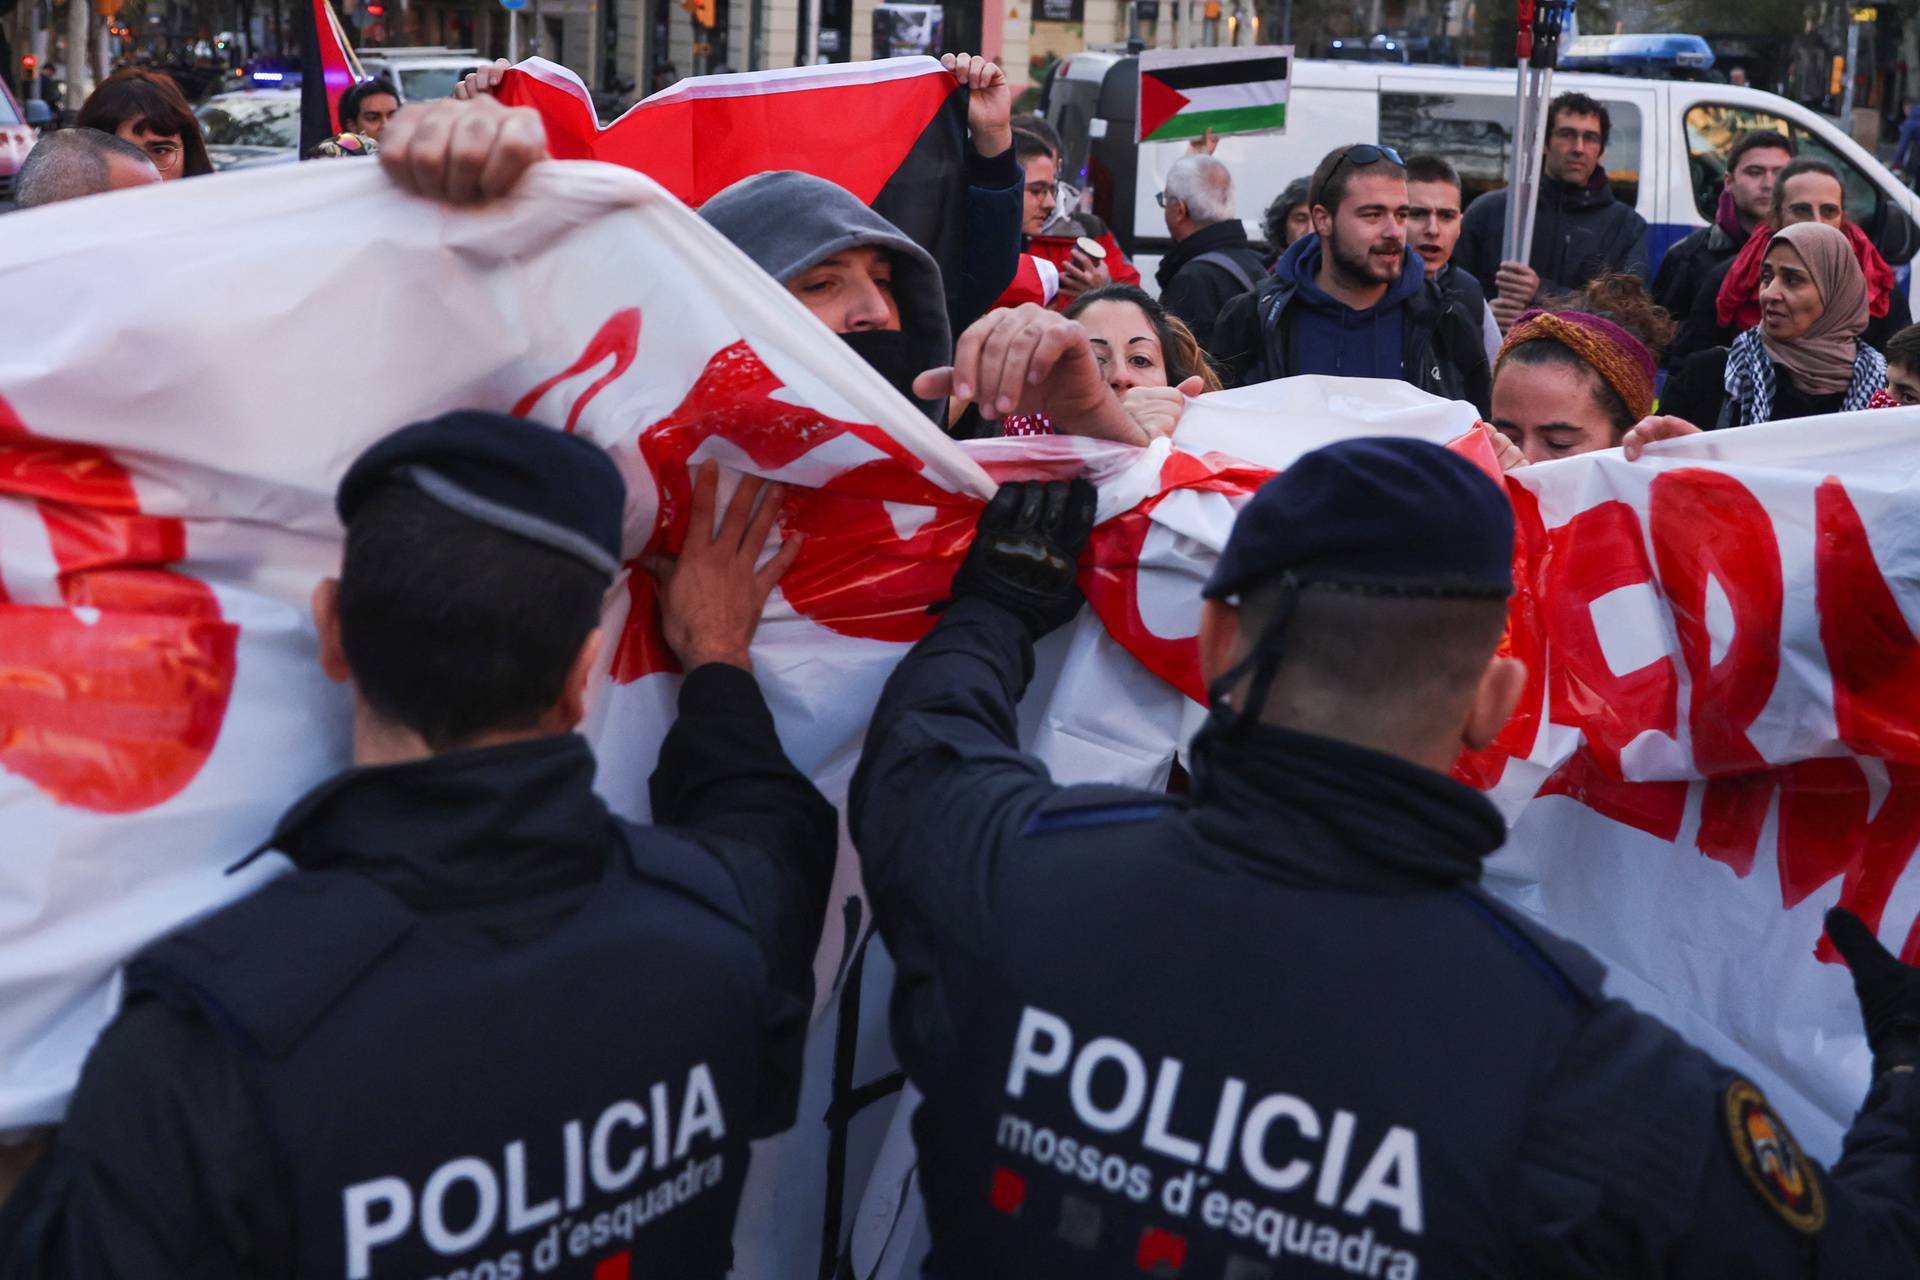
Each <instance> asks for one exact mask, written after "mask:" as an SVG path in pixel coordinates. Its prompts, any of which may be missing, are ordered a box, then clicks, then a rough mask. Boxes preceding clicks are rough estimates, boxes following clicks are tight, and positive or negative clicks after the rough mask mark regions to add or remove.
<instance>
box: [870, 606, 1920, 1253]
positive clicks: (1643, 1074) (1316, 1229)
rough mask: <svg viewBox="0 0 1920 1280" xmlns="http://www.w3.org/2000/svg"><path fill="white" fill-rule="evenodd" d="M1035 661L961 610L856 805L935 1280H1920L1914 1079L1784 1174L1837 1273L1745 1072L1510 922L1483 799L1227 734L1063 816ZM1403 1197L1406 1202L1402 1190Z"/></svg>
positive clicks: (1080, 791) (893, 687)
mask: <svg viewBox="0 0 1920 1280" xmlns="http://www.w3.org/2000/svg"><path fill="white" fill-rule="evenodd" d="M1032 661H1033V651H1032V645H1031V643H1030V642H1029V641H1028V639H1027V635H1026V632H1025V629H1024V627H1023V626H1022V625H1021V624H1020V623H1019V622H1018V621H1017V620H1016V619H1015V618H1013V616H1012V615H1010V614H1009V613H1007V612H1006V611H1004V610H1002V609H1001V608H999V607H998V606H996V605H993V604H990V603H988V602H986V601H983V600H980V599H975V598H962V599H961V600H960V601H959V602H958V603H956V604H955V605H954V606H953V607H952V608H950V609H949V610H947V612H946V613H945V614H944V615H942V617H941V620H940V622H939V623H938V624H937V625H936V626H935V627H934V629H933V630H932V632H931V633H929V634H928V635H927V636H926V637H925V638H924V639H922V640H921V641H920V642H919V643H918V644H917V645H915V646H914V649H913V651H912V652H911V653H910V654H908V656H907V657H906V658H905V659H904V660H903V661H902V662H901V664H900V666H899V667H898V668H897V669H896V670H895V671H894V674H893V676H892V678H891V679H890V680H889V681H888V683H887V687H886V690H885V692H884V693H883V694H882V695H881V699H880V704H879V706H878V708H877V709H876V711H875V714H874V720H873V727H872V729H871V730H870V731H869V733H868V737H867V742H866V747H865V750H864V752H863V754H862V757H861V761H860V766H859V769H858V771H857V772H856V774H855V776H854V780H853V787H852V791H851V793H850V796H849V814H848V816H849V820H850V830H851V833H852V836H853V840H854V843H855V845H856V846H857V847H858V848H859V851H860V858H861V865H862V869H863V873H864V876H865V883H866V886H867V889H868V892H869V893H870V895H871V897H872V901H873V905H874V913H875V923H876V925H877V926H878V928H879V930H880V933H881V935H882V937H883V938H884V939H885V941H886V943H887V947H888V950H889V951H890V952H891V953H892V955H893V956H894V959H895V961H896V964H897V971H896V978H895V986H894V1001H893V1008H892V1028H893V1037H894V1044H895V1047H896V1049H897V1050H898V1051H899V1054H900V1059H901V1062H902V1063H903V1065H904V1066H905V1067H906V1070H907V1073H908V1075H909V1077H910V1078H911V1079H913V1080H914V1082H915V1083H916V1084H917V1085H918V1086H919V1087H920V1089H921V1091H922V1093H923V1094H924V1095H925V1097H924V1100H923V1101H922V1103H921V1105H920V1108H919V1110H918V1111H917V1112H916V1114H915V1117H914V1131H915V1137H916V1140H917V1142H918V1145H919V1151H920V1164H919V1172H920V1177H921V1179H922V1186H923V1189H924V1191H925V1193H926V1199H927V1212H928V1222H929V1226H930V1229H931V1235H932V1254H931V1257H930V1260H929V1263H928V1268H927V1270H928V1274H929V1275H937V1276H949V1277H958V1276H969V1277H970V1276H981V1275H996V1276H1001V1275H1004V1276H1043V1275H1044V1276H1047V1277H1049V1278H1050V1280H1075V1278H1077V1277H1096V1276H1098V1277H1110V1276H1118V1275H1123V1274H1125V1275H1132V1274H1137V1273H1138V1272H1139V1271H1147V1270H1152V1269H1153V1264H1155V1263H1157V1262H1160V1261H1167V1262H1169V1263H1171V1264H1172V1265H1173V1266H1174V1267H1175V1268H1177V1269H1178V1270H1179V1272H1180V1274H1182V1275H1196V1276H1198V1275H1205V1276H1218V1275H1222V1274H1227V1275H1236V1274H1241V1273H1242V1271H1243V1269H1245V1274H1249V1275H1251V1274H1256V1271H1254V1270H1253V1269H1251V1268H1250V1267H1249V1266H1248V1264H1250V1263H1251V1264H1257V1266H1258V1272H1257V1273H1258V1274H1271V1275H1273V1276H1276V1277H1309V1276H1316V1277H1317V1276H1324V1275H1328V1274H1331V1273H1332V1268H1331V1267H1330V1266H1328V1265H1327V1260H1329V1259H1334V1258H1336V1257H1337V1258H1338V1259H1339V1260H1340V1261H1341V1262H1343V1263H1346V1264H1347V1265H1346V1267H1345V1269H1346V1270H1347V1271H1352V1272H1354V1273H1355V1274H1377V1275H1386V1274H1392V1275H1413V1274H1416V1273H1417V1274H1418V1275H1420V1276H1421V1277H1428V1278H1431V1280H1453V1278H1454V1277H1460V1276H1467V1275H1472V1276H1479V1277H1501V1276H1513V1277H1521V1276H1546V1275H1552V1276H1591V1277H1599V1276H1614V1275H1636V1276H1640V1275H1646V1276H1652V1275H1659V1276H1662V1277H1666V1278H1667V1280H1683V1278H1688V1277H1702V1278H1704V1277H1715V1278H1718V1277H1724V1276H1733V1275H1739V1276H1744V1277H1754V1278H1757V1280H1771V1278H1773V1277H1782V1278H1785V1277H1803V1276H1808V1275H1811V1274H1813V1264H1812V1262H1811V1261H1810V1257H1809V1255H1810V1253H1811V1251H1812V1250H1813V1249H1815V1248H1817V1249H1818V1251H1819V1256H1820V1259H1821V1265H1822V1267H1823V1268H1824V1269H1823V1271H1822V1272H1821V1274H1824V1275H1831V1276H1836V1277H1838V1276H1868V1275H1872V1276H1893V1275H1906V1274H1912V1273H1913V1268H1914V1267H1915V1266H1916V1265H1917V1264H1920V1259H1917V1258H1916V1250H1920V1234H1916V1228H1920V1206H1917V1203H1916V1202H1917V1201H1920V1191H1917V1190H1916V1172H1917V1171H1920V1170H1917V1168H1916V1160H1915V1141H1916V1129H1917V1128H1920V1090H1916V1089H1915V1087H1914V1083H1915V1082H1914V1081H1913V1080H1912V1078H1911V1077H1910V1076H1902V1075H1889V1076H1888V1077H1886V1078H1884V1079H1882V1080H1881V1081H1880V1082H1879V1083H1878V1084H1876V1086H1875V1088H1874V1090H1873V1092H1872V1093H1870V1094H1869V1096H1868V1099H1867V1103H1866V1109H1865V1110H1864V1111H1863V1112H1862V1114H1861V1116H1860V1118H1859V1119H1858V1120H1857V1121H1856V1123H1855V1125H1854V1128H1853V1130H1852V1132H1851V1133H1850V1134H1849V1136H1848V1142H1847V1149H1846V1155H1845V1156H1844V1157H1843V1158H1842V1160H1841V1161H1840V1163H1839V1164H1838V1165H1837V1166H1836V1167H1835V1169H1834V1170H1833V1172H1832V1173H1831V1174H1827V1173H1824V1172H1819V1171H1816V1170H1814V1169H1813V1168H1811V1167H1808V1168H1804V1169H1793V1168H1789V1169H1787V1170H1785V1174H1786V1175H1787V1176H1792V1175H1794V1174H1798V1175H1800V1176H1801V1177H1802V1178H1805V1179H1815V1178H1817V1179H1819V1183H1820V1186H1821V1188H1822V1190H1823V1191H1824V1192H1825V1195H1826V1203H1827V1205H1828V1207H1829V1225H1828V1227H1827V1229H1826V1231H1825V1232H1824V1233H1823V1234H1822V1235H1821V1236H1820V1238H1819V1239H1818V1240H1817V1241H1811V1240H1809V1238H1808V1237H1807V1236H1805V1235H1802V1234H1800V1233H1799V1232H1797V1231H1796V1230H1793V1229H1791V1228H1790V1227H1789V1226H1788V1224H1787V1222H1786V1221H1785V1220H1783V1218H1782V1217H1781V1216H1779V1215H1778V1214H1777V1213H1776V1211H1775V1209H1773V1208H1771V1207H1770V1206H1769V1203H1768V1201H1767V1200H1765V1199H1764V1198H1763V1196H1762V1194H1761V1193H1760V1191H1758V1190H1757V1189H1756V1188H1757V1187H1758V1185H1759V1184H1758V1183H1757V1182H1751V1181H1749V1178H1750V1176H1751V1175H1750V1174H1749V1173H1748V1172H1745V1171H1743V1169H1742V1167H1741V1166H1740V1164H1739V1163H1737V1161H1736V1148H1735V1147H1734V1145H1733V1143H1732V1142H1731V1141H1730V1137H1729V1133H1730V1131H1729V1126H1728V1122H1727V1121H1726V1119H1724V1117H1725V1116H1726V1114H1727V1112H1728V1109H1729V1108H1728V1104H1729V1103H1730V1102H1731V1101H1732V1100H1733V1099H1735V1098H1737V1097H1739V1096H1742V1095H1740V1094H1738V1093H1737V1091H1736V1085H1735V1083H1734V1079H1733V1077H1732V1074H1731V1073H1730V1072H1728V1071H1727V1070H1726V1069H1725V1068H1723V1067H1721V1066H1719V1065H1718V1064H1717V1063H1715V1062H1714V1061H1713V1060H1712V1059H1710V1058H1709V1057H1708V1056H1707V1055H1705V1054H1704V1053H1701V1052H1700V1051H1699V1050H1697V1049H1694V1048H1693V1047H1691V1046H1689V1045H1687V1044H1686V1043H1684V1042H1683V1041H1681V1040H1680V1038H1679V1037H1678V1036H1677V1035H1675V1034H1674V1033H1673V1032H1672V1031H1670V1030H1668V1029H1667V1028H1666V1027H1665V1026H1663V1025H1661V1024H1660V1023H1658V1022H1656V1021H1655V1020H1653V1019H1652V1018H1649V1017H1646V1016H1645V1015H1643V1014H1640V1013H1638V1012H1636V1011H1634V1010H1632V1009H1631V1008H1629V1007H1628V1006H1626V1005H1624V1004H1622V1003H1620V1002H1619V1001H1616V1000H1609V999H1607V998H1606V997H1605V996H1604V995H1602V994H1601V992H1600V978H1601V970H1600V966H1599V965H1598V964H1597V963H1596V962H1595V961H1594V960H1593V959H1592V958H1591V957H1590V956H1588V955H1587V954H1586V953H1585V952H1584V951H1582V950H1581V949H1580V948H1578V947H1575V946H1573V945H1571V944H1570V943H1567V942H1564V941H1563V940H1560V939H1558V938H1555V937H1554V936H1553V935H1551V934H1549V933H1547V932H1546V931H1544V930H1542V929H1540V928H1538V927H1537V926H1535V925H1533V924H1531V923H1530V922H1528V921H1527V920H1525V919H1524V918H1522V917H1520V916H1518V915H1517V914H1516V913H1513V912H1511V911H1509V910H1508V909H1506V908H1505V907H1503V906H1501V905H1500V904H1498V903H1496V902H1495V901H1493V900H1492V899H1490V898H1489V897H1487V896H1486V895H1485V894H1484V893H1482V892H1481V891H1480V889H1479V888H1478V886H1477V885H1476V884H1475V881H1476V880H1477V879H1478V877H1479V874H1480V866H1481V861H1482V859H1483V858H1485V856H1486V855H1487V854H1489V853H1491V852H1492V851H1493V850H1494V849H1495V848H1496V847H1497V846H1498V845H1499V844H1500V843H1501V842H1502V840H1503V839H1504V837H1505V828H1504V826H1503V824H1502V823H1501V821H1500V818H1499V815H1498V814H1497V813H1496V812H1495V810H1494V809H1493V808H1492V806H1491V805H1489V804H1488V803H1487V801H1486V800H1485V799H1484V798H1482V797H1481V796H1480V795H1479V794H1478V793H1477V792H1474V791H1472V790H1470V789H1468V788H1466V787H1464V786H1462V785H1460V784H1459V783H1456V782H1454V781H1453V780H1451V779H1449V778H1446V777H1444V776H1442V775H1440V774H1437V773H1432V772H1430V771H1428V770H1425V769H1422V768H1419V767H1417V766H1415V765H1412V764H1410V763H1407V762H1405V761H1401V760H1397V759H1394V758H1391V757H1387V756H1383V755H1379V754H1377V753H1375V752H1371V751H1367V750H1365V749H1362V748H1359V747H1355V746H1351V745H1347V744H1344V743H1340V742H1335V741H1331V740H1328V739H1323V738H1312V737H1308V736H1306V735H1303V734H1297V733H1289V732H1286V731H1284V730H1280V729H1275V728H1270V727H1265V726H1259V727H1256V728H1255V729H1253V730H1252V731H1251V732H1250V733H1249V734H1248V735H1247V736H1246V737H1244V738H1242V739H1239V740H1225V741H1221V740H1210V741H1209V742H1208V744H1207V748H1208V749H1206V750H1204V751H1203V744H1202V742H1201V740H1196V743H1195V749H1194V760H1195V772H1194V783H1195V787H1194V793H1193V796H1192V798H1191V800H1190V801H1189V800H1187V799H1185V798H1177V797H1169V796H1167V795H1164V794H1161V793H1158V792H1151V791H1138V790H1132V789H1127V788H1120V787H1107V786H1097V785H1083V786H1068V787H1063V786H1059V785H1057V784H1055V783H1054V781H1053V780H1052V778H1051V777H1050V776H1049V775H1048V773H1047V770H1046V768H1045V766H1043V765H1042V764H1041V763H1040V762H1039V761H1038V760H1036V759H1034V758H1033V757H1032V756H1030V755H1027V754H1024V753H1023V752H1022V751H1021V750H1020V748H1019V745H1018V733H1019V729H1018V725H1019V716H1018V712H1017V704H1018V702H1019V699H1020V696H1021V693H1022V692H1023V691H1024V689H1025V687H1026V684H1027V680H1028V678H1029V676H1030V673H1031V670H1032ZM1416 1146H1417V1150H1418V1157H1417V1159H1416V1158H1415V1157H1414V1156H1413V1154H1412V1153H1413V1151H1414V1149H1415V1148H1416ZM1396 1152H1398V1153H1400V1154H1398V1155H1396ZM1416 1165H1417V1168H1416V1167H1415V1166H1416ZM1363 1169H1372V1170H1373V1171H1374V1173H1373V1176H1371V1177H1369V1176H1367V1175H1365V1174H1364V1173H1363V1172H1362V1171H1363ZM1389 1169H1392V1170H1395V1171H1396V1172H1395V1173H1394V1174H1393V1176H1392V1177H1389V1178H1387V1181H1389V1182H1393V1181H1397V1182H1398V1184H1399V1187H1400V1189H1401V1190H1402V1191H1404V1192H1405V1194H1401V1195H1380V1194H1375V1193H1376V1192H1379V1191H1381V1190H1383V1188H1384V1183H1383V1182H1382V1181H1381V1175H1382V1174H1383V1171H1386V1170H1389ZM1802 1185H1804V1184H1802ZM1361 1187H1365V1188H1368V1190H1367V1191H1365V1192H1363V1191H1361V1190H1359V1189H1358V1188H1361ZM1350 1188H1353V1189H1351V1190H1350ZM1415 1201H1418V1204H1419V1207H1420V1208H1421V1209H1422V1210H1423V1212H1420V1213H1415V1212H1412V1211H1411V1210H1412V1209H1413V1208H1414V1206H1415ZM1309 1250H1311V1252H1312V1253H1313V1255H1314V1257H1316V1258H1320V1259H1321V1261H1317V1262H1316V1261H1312V1260H1310V1259H1309V1258H1308V1257H1306V1256H1304V1255H1306V1254H1307V1253H1308V1252H1309ZM1323 1250H1324V1256H1323V1254H1322V1251H1323ZM1389 1254H1391V1255H1393V1256H1391V1257H1389V1256H1387V1255H1389ZM1368 1268H1372V1269H1371V1271H1369V1270H1368Z"/></svg>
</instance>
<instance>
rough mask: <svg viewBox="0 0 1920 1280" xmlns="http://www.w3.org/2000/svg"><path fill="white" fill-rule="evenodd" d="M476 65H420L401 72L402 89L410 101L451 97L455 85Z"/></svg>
mask: <svg viewBox="0 0 1920 1280" xmlns="http://www.w3.org/2000/svg"><path fill="white" fill-rule="evenodd" d="M472 70H475V68H474V67H418V68H415V69H412V70H402V71H401V72H400V89H401V91H402V92H403V93H405V94H406V95H407V101H408V102H426V101H428V100H429V99H432V98H451V97H452V96H453V86H455V85H457V84H459V83H460V81H461V79H462V78H463V77H464V76H465V75H466V74H467V72H469V71H472Z"/></svg>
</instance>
